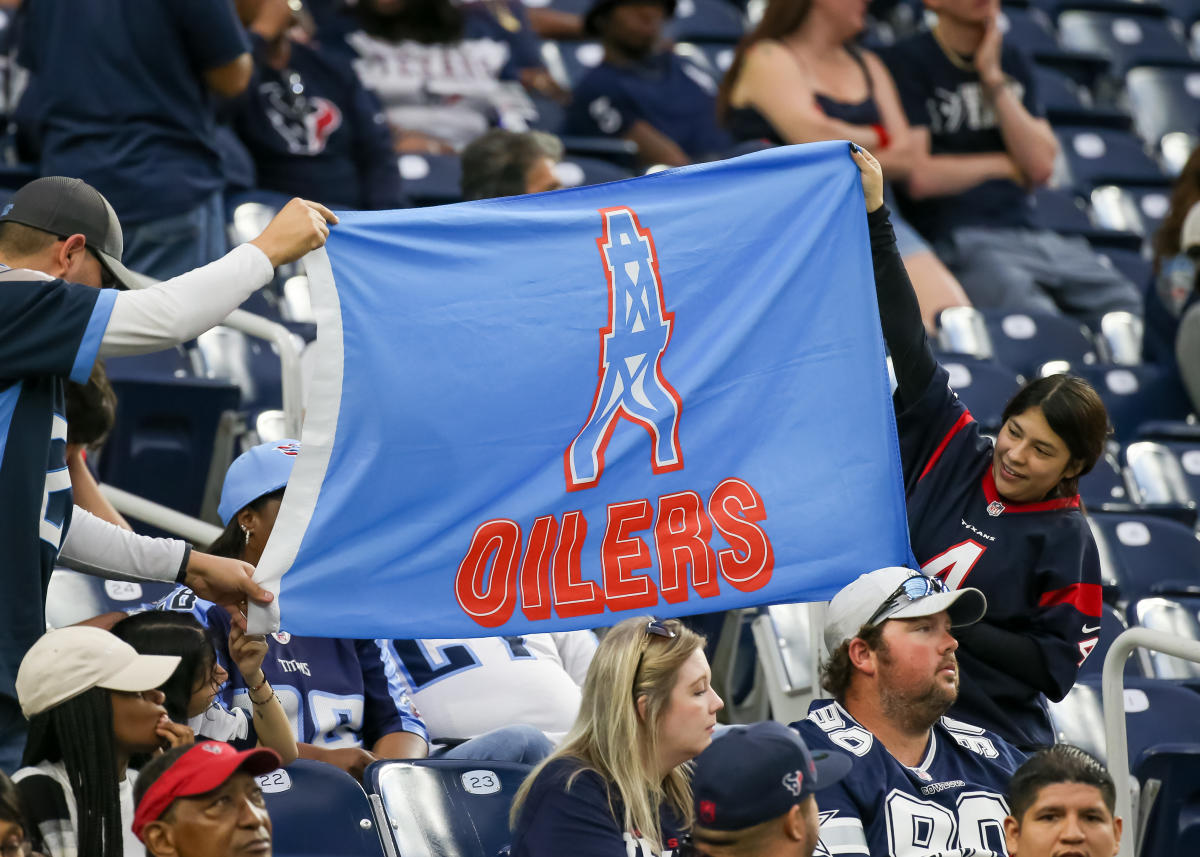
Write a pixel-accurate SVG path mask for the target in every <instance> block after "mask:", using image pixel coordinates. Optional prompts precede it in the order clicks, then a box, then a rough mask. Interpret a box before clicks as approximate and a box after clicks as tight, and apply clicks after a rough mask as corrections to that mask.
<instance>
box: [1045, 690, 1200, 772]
mask: <svg viewBox="0 0 1200 857" xmlns="http://www.w3.org/2000/svg"><path fill="white" fill-rule="evenodd" d="M1100 700H1101V693H1100V678H1099V676H1080V677H1079V679H1078V681H1076V683H1075V686H1074V687H1073V688H1071V691H1070V693H1068V694H1067V697H1066V698H1065V699H1064V700H1062V701H1061V702H1052V703H1050V713H1051V718H1052V719H1053V721H1054V725H1055V731H1056V732H1057V735H1058V740H1059V741H1062V742H1065V743H1068V744H1074V745H1075V746H1077V747H1082V748H1083V749H1084V750H1087V751H1088V752H1089V753H1091V754H1092V755H1093V756H1096V757H1097V758H1098V759H1100V760H1101V761H1103V760H1105V759H1106V758H1107V757H1108V753H1107V752H1106V748H1105V739H1104V717H1103V714H1102V707H1101V701H1100ZM1125 727H1126V735H1127V737H1128V745H1129V763H1130V765H1131V766H1135V765H1136V763H1137V761H1138V759H1139V758H1141V756H1142V754H1143V753H1146V752H1147V751H1148V750H1150V749H1151V748H1154V747H1156V746H1158V745H1162V744H1163V743H1165V742H1166V741H1169V742H1171V743H1172V744H1174V743H1187V744H1200V694H1197V693H1195V692H1194V691H1192V690H1189V689H1187V688H1185V687H1181V686H1179V685H1178V684H1175V683H1174V682H1170V681H1163V680H1161V679H1152V678H1137V677H1135V676H1128V675H1127V676H1126V677H1125Z"/></svg>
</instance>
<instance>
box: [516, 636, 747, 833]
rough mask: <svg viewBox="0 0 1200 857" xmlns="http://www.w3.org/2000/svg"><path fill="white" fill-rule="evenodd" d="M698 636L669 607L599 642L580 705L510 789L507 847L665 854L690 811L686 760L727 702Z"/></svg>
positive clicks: (687, 824) (709, 733) (698, 749)
mask: <svg viewBox="0 0 1200 857" xmlns="http://www.w3.org/2000/svg"><path fill="white" fill-rule="evenodd" d="M711 679H712V673H711V672H710V670H709V668H708V661H707V660H705V657H704V638H703V637H702V636H700V635H699V634H696V633H694V632H692V631H690V630H688V629H687V628H686V627H684V626H683V624H682V623H680V622H679V621H677V620H675V619H665V620H656V619H653V618H651V617H649V616H642V617H639V618H634V619H627V620H625V621H624V622H622V623H620V624H619V625H616V626H614V627H613V628H612V629H610V630H609V632H608V633H607V634H606V635H605V637H604V639H603V640H602V641H601V642H600V646H599V648H597V649H596V654H595V656H594V657H593V659H592V665H591V668H590V669H589V670H588V674H587V679H586V680H585V681H584V684H583V699H582V701H581V703H580V707H579V717H578V719H577V720H576V721H575V725H574V726H573V727H572V728H571V731H570V732H569V733H567V736H566V738H564V739H563V743H562V744H561V745H560V746H559V748H558V749H557V750H556V751H555V752H554V753H553V754H552V755H551V756H550V757H549V758H547V759H546V760H545V761H544V762H542V764H540V765H539V766H538V767H537V768H535V769H534V770H533V772H532V773H531V774H530V775H529V778H528V779H527V780H526V781H525V783H524V784H523V785H522V786H521V789H520V791H518V792H517V796H516V799H515V800H514V801H513V807H512V815H511V822H512V826H513V842H512V857H561V855H563V854H571V855H576V857H626V856H627V855H632V854H637V855H642V857H655V855H662V854H664V853H666V854H669V853H670V852H672V851H674V850H675V849H676V848H677V847H678V844H679V839H680V837H681V836H682V834H683V833H684V832H685V831H686V830H687V829H688V828H690V827H691V823H692V789H691V780H690V778H691V769H690V765H689V764H688V763H689V762H690V761H691V760H692V759H694V758H695V757H696V756H698V755H699V754H700V752H701V751H703V750H704V748H705V747H707V746H708V745H709V743H710V742H711V741H712V735H713V729H714V727H715V726H716V724H717V712H718V711H720V710H721V708H722V707H723V706H724V703H723V702H722V701H721V697H719V696H717V693H716V691H714V690H713V688H712V682H711Z"/></svg>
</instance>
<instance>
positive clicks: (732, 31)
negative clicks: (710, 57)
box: [666, 0, 746, 45]
mask: <svg viewBox="0 0 1200 857" xmlns="http://www.w3.org/2000/svg"><path fill="white" fill-rule="evenodd" d="M745 32H746V22H745V21H744V20H743V19H742V14H741V12H740V11H739V10H738V9H737V7H735V6H734V5H733V4H732V3H728V2H726V0H679V2H678V3H677V4H676V5H675V14H674V15H673V16H671V18H670V19H669V20H668V21H667V24H666V35H667V36H668V37H669V38H671V39H673V40H675V41H680V42H682V41H692V42H722V43H725V44H728V45H733V44H736V43H737V42H738V40H739V39H741V38H742V36H743V35H745Z"/></svg>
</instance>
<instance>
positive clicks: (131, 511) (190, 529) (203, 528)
mask: <svg viewBox="0 0 1200 857" xmlns="http://www.w3.org/2000/svg"><path fill="white" fill-rule="evenodd" d="M100 491H101V493H103V494H104V496H105V497H107V498H108V501H109V502H110V503H112V504H113V508H114V509H116V510H117V511H118V512H120V513H121V514H122V515H128V516H129V517H131V518H137V519H138V520H139V521H144V522H145V523H147V524H151V525H153V526H155V527H158V528H159V529H161V530H166V531H167V532H168V533H174V534H175V535H177V536H181V537H183V538H185V539H187V540H188V541H189V542H191V543H192V544H194V545H200V546H201V547H203V546H204V545H209V544H212V542H213V541H215V540H216V538H217V536H219V535H221V528H220V527H214V526H213V525H212V524H208V523H205V522H204V521H201V520H200V519H199V518H193V517H191V516H190V515H185V514H183V512H176V511H175V510H174V509H172V508H169V507H167V506H164V505H162V504H161V503H155V502H154V501H152V500H147V499H146V498H144V497H139V496H137V495H136V494H130V493H129V492H128V491H122V490H121V489H120V488H115V487H113V486H112V485H101V486H100Z"/></svg>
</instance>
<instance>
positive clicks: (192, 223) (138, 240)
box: [121, 192, 229, 280]
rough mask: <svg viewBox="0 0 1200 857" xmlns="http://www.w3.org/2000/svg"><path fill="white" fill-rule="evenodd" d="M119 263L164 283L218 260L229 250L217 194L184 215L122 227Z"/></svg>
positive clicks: (218, 193) (221, 202)
mask: <svg viewBox="0 0 1200 857" xmlns="http://www.w3.org/2000/svg"><path fill="white" fill-rule="evenodd" d="M123 231H124V233H125V252H124V254H123V258H122V259H121V261H122V262H123V263H124V264H125V267H126V268H128V269H129V270H131V271H137V272H138V273H141V274H146V275H147V276H150V277H154V278H155V279H158V280H167V279H170V278H171V277H177V276H179V275H180V274H186V273H187V272H188V271H190V270H192V269H193V268H199V267H200V266H201V265H207V264H208V263H209V262H212V261H214V260H216V259H220V258H221V257H222V256H224V255H225V254H226V253H227V252H228V251H229V239H228V238H227V237H226V235H225V202H224V199H223V198H222V194H221V193H220V192H217V193H214V194H213V195H212V196H210V197H209V198H208V199H206V200H205V201H204V202H202V203H201V204H200V205H198V206H196V207H195V208H193V209H192V210H190V211H186V212H184V213H183V214H176V215H174V216H172V217H164V218H160V219H158V220H151V221H148V222H146V223H138V224H135V225H133V226H129V227H125V228H124V229H123Z"/></svg>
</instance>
